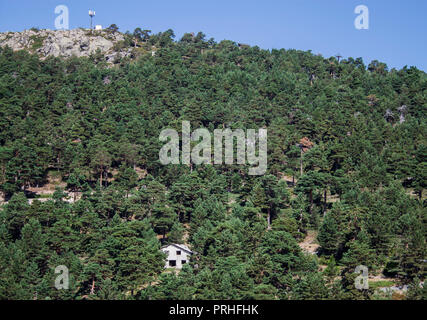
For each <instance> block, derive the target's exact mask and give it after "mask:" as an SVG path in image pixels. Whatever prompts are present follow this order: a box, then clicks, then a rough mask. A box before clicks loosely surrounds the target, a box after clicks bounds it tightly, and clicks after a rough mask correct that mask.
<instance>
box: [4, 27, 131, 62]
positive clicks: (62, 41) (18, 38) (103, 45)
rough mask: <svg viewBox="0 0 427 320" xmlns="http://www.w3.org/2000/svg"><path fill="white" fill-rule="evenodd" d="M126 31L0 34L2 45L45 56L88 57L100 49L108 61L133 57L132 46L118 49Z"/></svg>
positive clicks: (41, 31)
mask: <svg viewBox="0 0 427 320" xmlns="http://www.w3.org/2000/svg"><path fill="white" fill-rule="evenodd" d="M123 40H124V37H123V34H121V33H119V32H115V33H111V32H109V31H106V30H101V31H95V30H89V29H74V30H55V31H54V30H33V29H32V30H25V31H22V32H5V33H0V47H5V46H9V47H10V48H12V49H13V50H14V51H17V50H28V51H29V52H32V53H36V54H38V55H39V56H40V57H41V58H42V59H44V58H46V57H48V56H54V57H65V58H68V57H72V56H76V57H87V56H89V55H90V54H93V53H95V52H96V51H97V50H100V52H101V53H102V54H104V55H105V58H106V60H107V61H108V62H113V61H114V60H115V59H116V58H122V57H129V56H131V51H132V49H130V48H126V49H122V50H119V51H115V50H114V45H115V44H116V43H118V42H120V41H123Z"/></svg>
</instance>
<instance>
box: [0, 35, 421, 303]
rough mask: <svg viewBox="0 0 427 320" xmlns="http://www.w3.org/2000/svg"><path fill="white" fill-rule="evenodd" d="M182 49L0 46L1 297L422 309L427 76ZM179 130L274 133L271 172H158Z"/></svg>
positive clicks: (169, 168)
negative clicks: (359, 270)
mask: <svg viewBox="0 0 427 320" xmlns="http://www.w3.org/2000/svg"><path fill="white" fill-rule="evenodd" d="M174 38H175V35H174V33H173V31H172V30H167V31H166V32H162V33H158V34H153V35H147V34H146V35H145V36H141V34H140V33H134V34H130V33H127V34H123V33H119V32H117V31H116V32H111V31H102V32H100V33H98V34H97V33H90V32H88V31H87V30H80V29H79V30H70V31H47V30H27V31H24V32H20V33H3V34H1V35H0V47H1V48H0V128H1V130H0V195H1V197H3V198H4V199H3V200H4V201H3V202H4V204H3V205H2V204H1V203H0V221H1V225H0V299H33V298H37V299H45V298H47V297H49V298H51V299H81V298H87V299H123V298H131V299H297V300H298V299H374V298H380V299H390V298H392V296H391V294H388V293H387V292H385V291H387V290H382V289H380V288H381V287H380V285H379V284H378V285H376V286H373V287H371V288H370V289H365V290H358V289H356V288H355V287H354V280H355V278H356V277H357V274H355V273H354V270H355V268H356V267H357V266H359V265H365V266H367V267H368V268H369V277H370V278H371V279H385V278H386V279H387V281H383V282H384V283H389V284H390V286H391V285H396V287H398V286H404V285H407V287H405V288H408V290H407V291H405V292H404V294H405V295H406V298H408V299H421V298H423V297H424V298H425V296H426V291H425V290H426V289H425V286H424V288H423V286H422V283H423V281H424V279H425V259H426V243H425V230H426V229H425V228H426V208H425V204H426V202H425V197H426V193H425V188H426V180H427V141H426V137H427V125H426V108H427V75H426V73H424V72H423V71H420V70H418V69H417V68H416V67H405V68H403V69H401V70H395V69H391V70H389V69H388V67H387V65H386V64H384V63H382V62H379V61H376V60H375V61H372V62H369V63H366V64H365V62H364V61H363V60H362V59H361V58H348V59H343V60H341V61H338V60H337V59H336V58H335V57H330V58H324V57H322V56H321V55H314V54H312V53H311V52H305V51H299V50H294V49H289V50H288V49H280V50H276V49H274V50H263V49H260V48H259V47H251V46H247V45H242V44H238V43H235V42H233V41H229V40H224V41H221V42H219V43H217V42H215V41H214V40H213V39H206V38H205V35H204V34H203V33H201V32H199V33H198V34H190V33H188V34H185V35H184V36H183V37H182V38H181V39H179V40H175V39H174ZM98 49H99V50H98ZM183 121H189V122H190V124H191V130H195V129H197V128H206V129H208V130H209V132H213V131H214V130H215V129H218V128H220V129H224V128H230V129H233V130H235V129H243V130H247V129H259V128H264V129H267V131H268V145H267V155H268V161H267V172H266V173H265V174H264V175H260V176H253V175H249V174H248V166H246V165H239V164H236V163H234V164H233V165H227V164H222V165H218V164H216V165H196V164H191V165H186V164H170V165H163V164H161V162H160V161H159V151H160V149H161V148H162V146H164V144H165V143H163V142H162V141H160V140H159V135H160V133H161V132H162V131H163V130H164V129H166V128H172V129H175V130H176V131H177V132H178V133H180V135H182V132H181V131H182V123H183ZM0 200H2V199H1V198H0ZM29 202H30V203H29ZM184 241H185V243H186V244H188V246H189V247H190V248H191V249H192V250H193V251H194V252H197V254H196V255H194V257H192V259H191V260H190V262H189V263H187V264H186V265H185V266H184V268H183V269H182V270H181V272H179V273H178V274H175V273H171V272H165V269H164V263H165V261H164V260H165V256H164V254H163V253H162V252H161V251H160V247H161V245H163V244H167V243H183V242H184ZM59 265H65V266H67V268H68V269H69V271H70V274H71V275H72V278H71V280H70V288H69V290H56V289H55V288H54V287H53V283H54V279H55V274H54V269H55V268H56V267H57V266H59ZM325 266H327V267H325ZM390 279H391V280H390ZM150 284H153V285H150ZM383 289H384V288H383Z"/></svg>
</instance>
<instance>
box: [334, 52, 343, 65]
mask: <svg viewBox="0 0 427 320" xmlns="http://www.w3.org/2000/svg"><path fill="white" fill-rule="evenodd" d="M335 57H336V58H337V59H338V63H340V60H341V58H342V55H341V54H340V53H338V54H337V55H336V56H335Z"/></svg>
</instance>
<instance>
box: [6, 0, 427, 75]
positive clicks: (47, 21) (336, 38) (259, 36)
mask: <svg viewBox="0 0 427 320" xmlns="http://www.w3.org/2000/svg"><path fill="white" fill-rule="evenodd" d="M60 4H64V5H67V6H68V8H69V10H70V17H69V19H70V29H74V28H77V27H88V25H89V22H90V20H89V16H88V10H89V9H94V10H96V17H95V19H94V23H95V24H101V25H103V26H104V27H107V26H109V25H110V24H112V23H115V24H117V25H118V26H119V27H120V31H123V32H124V31H126V30H129V31H133V30H134V29H135V28H136V27H141V28H146V29H151V30H152V31H153V32H159V31H165V30H167V29H169V28H171V29H173V30H174V31H175V34H176V35H177V38H180V37H181V36H182V35H183V33H185V32H198V31H203V32H204V33H205V34H206V35H207V38H211V37H212V38H214V39H215V40H216V41H220V40H223V39H228V40H233V41H236V42H242V43H248V44H250V45H258V46H259V47H261V48H264V49H271V48H285V49H290V48H293V49H301V50H312V52H313V53H316V54H317V53H321V54H322V55H323V56H325V57H329V56H333V55H335V54H337V53H340V54H341V55H343V56H344V57H349V56H351V57H355V58H357V57H363V59H364V61H365V63H366V64H367V63H369V62H370V61H371V60H374V59H377V60H380V61H382V62H385V63H387V65H388V66H389V67H390V68H392V67H394V68H402V67H403V66H405V65H408V66H416V67H418V68H419V69H422V70H424V71H427V1H426V0H405V1H404V0H257V1H253V0H211V1H206V0H151V1H144V0H135V1H133V0H114V1H111V0H0V31H1V32H4V31H22V30H24V29H29V28H31V27H38V28H47V29H54V20H55V13H54V9H55V7H56V6H57V5H60ZM361 4H364V5H366V6H368V8H369V11H370V28H369V30H357V29H356V28H355V27H354V20H355V18H356V16H357V15H356V14H355V13H354V9H355V7H356V6H357V5H361Z"/></svg>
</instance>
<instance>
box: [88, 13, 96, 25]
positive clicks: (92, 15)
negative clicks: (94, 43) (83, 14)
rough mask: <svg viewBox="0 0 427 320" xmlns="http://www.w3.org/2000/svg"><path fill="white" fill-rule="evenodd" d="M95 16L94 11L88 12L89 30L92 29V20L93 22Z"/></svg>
mask: <svg viewBox="0 0 427 320" xmlns="http://www.w3.org/2000/svg"><path fill="white" fill-rule="evenodd" d="M94 16H95V10H89V17H90V29H91V30H92V29H93V27H92V20H93V17H94Z"/></svg>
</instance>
